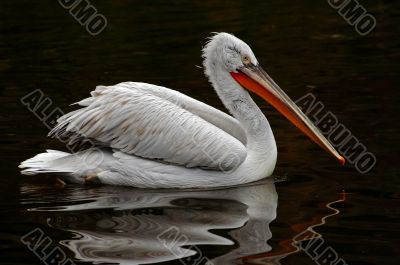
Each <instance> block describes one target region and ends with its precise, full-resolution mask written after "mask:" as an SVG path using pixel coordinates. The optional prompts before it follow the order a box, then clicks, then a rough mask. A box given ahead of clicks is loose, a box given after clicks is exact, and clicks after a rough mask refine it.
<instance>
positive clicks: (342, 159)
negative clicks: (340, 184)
mask: <svg viewBox="0 0 400 265" xmlns="http://www.w3.org/2000/svg"><path fill="white" fill-rule="evenodd" d="M339 162H340V164H341V165H342V166H344V164H346V159H344V157H343V156H339Z"/></svg>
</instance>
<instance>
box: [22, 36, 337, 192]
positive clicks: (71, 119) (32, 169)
mask: <svg viewBox="0 0 400 265" xmlns="http://www.w3.org/2000/svg"><path fill="white" fill-rule="evenodd" d="M203 58H204V69H205V73H206V75H207V76H208V78H209V80H210V82H211V83H212V85H213V87H214V88H215V90H216V92H217V94H218V96H219V97H220V99H221V100H222V102H223V103H224V105H225V107H226V108H227V109H228V110H229V112H230V113H231V114H232V115H233V117H232V116H230V115H228V114H225V113H223V112H221V111H219V110H217V109H215V108H213V107H210V106H208V105H206V104H204V103H202V102H200V101H197V100H195V99H192V98H190V97H188V96H186V95H183V94H181V93H179V92H177V91H174V90H170V89H168V88H165V87H160V86H155V85H150V84H145V83H136V82H125V83H120V84H117V85H114V86H98V87H97V88H96V90H95V91H93V92H92V93H91V97H89V98H86V99H84V100H82V101H80V102H78V103H77V104H78V105H79V106H81V108H80V109H78V110H75V111H72V112H70V113H67V114H66V115H64V116H63V117H61V118H60V119H59V120H58V125H57V126H56V127H55V128H54V129H53V130H52V131H51V132H50V135H52V136H58V137H62V138H63V139H64V138H69V139H70V143H75V142H77V141H83V140H90V141H92V142H93V143H95V144H96V145H97V146H98V147H96V148H92V149H89V150H85V151H81V152H78V153H74V154H69V153H64V152H59V151H48V152H47V153H43V154H39V155H37V156H35V157H33V158H31V159H28V160H26V161H24V162H22V163H21V165H20V167H21V168H23V171H22V173H23V174H30V175H33V174H37V173H58V174H59V175H62V176H64V177H65V178H66V179H67V180H69V181H72V182H79V183H84V182H85V181H87V180H88V177H90V179H92V178H93V177H95V179H96V180H97V181H99V182H101V183H105V184H113V185H128V186H136V187H150V188H173V187H175V188H192V187H217V186H229V185H237V184H241V183H246V182H251V181H256V180H259V179H261V178H264V177H266V176H270V175H271V174H272V172H273V170H274V167H275V163H276V157H277V150H276V144H275V139H274V136H273V134H272V131H271V128H270V126H269V123H268V121H267V119H266V118H265V116H264V115H263V113H262V112H261V111H260V109H259V108H258V107H257V105H256V104H255V103H254V101H253V100H252V99H251V97H250V95H249V94H248V92H247V91H246V90H245V89H244V88H247V89H249V90H252V91H253V92H255V93H257V94H259V95H260V96H262V97H263V98H264V99H266V100H267V101H270V102H271V104H273V105H274V106H275V107H277V109H278V110H279V111H281V112H282V113H283V114H284V115H285V116H286V117H288V118H289V119H290V120H291V121H292V122H293V121H294V123H295V124H296V122H297V124H296V126H298V127H299V128H300V129H301V130H302V131H303V132H305V133H306V134H308V135H309V136H310V135H311V136H310V137H311V138H312V139H313V140H314V141H316V139H317V140H320V141H321V142H318V141H317V142H318V143H319V144H321V143H322V145H327V143H326V142H327V141H326V142H324V141H325V140H326V139H325V140H324V139H320V137H321V136H320V134H318V132H316V131H315V130H316V129H315V127H313V125H312V123H311V122H309V120H308V119H306V117H305V116H301V115H303V114H302V113H301V112H300V113H299V110H298V108H297V107H295V106H294V103H293V102H292V101H290V100H289V98H288V97H287V96H286V94H284V92H283V91H282V90H280V88H279V87H278V86H277V85H276V84H275V83H274V82H273V81H272V79H270V77H269V76H268V75H267V74H266V73H265V72H263V71H262V69H261V68H260V66H259V64H258V62H257V59H256V58H255V56H254V54H253V52H252V51H251V49H250V47H249V46H248V45H247V44H246V43H244V42H243V41H241V40H239V39H238V38H236V37H234V36H232V35H230V34H227V33H219V34H216V35H214V36H213V37H212V38H210V41H209V42H208V43H207V44H206V46H205V48H204V49H203ZM253 82H254V83H253ZM260 86H262V89H261V90H260ZM264 89H265V91H264ZM266 93H267V94H266ZM268 93H270V94H268ZM271 95H272V96H271ZM271 97H273V98H272V99H271ZM285 108H287V109H288V110H287V109H285ZM296 108H297V109H296ZM282 109H283V110H282ZM302 126H303V127H304V128H305V129H304V128H303V127H302ZM306 126H307V127H306ZM313 137H314V138H313ZM329 148H331V147H329V146H328V147H327V149H329Z"/></svg>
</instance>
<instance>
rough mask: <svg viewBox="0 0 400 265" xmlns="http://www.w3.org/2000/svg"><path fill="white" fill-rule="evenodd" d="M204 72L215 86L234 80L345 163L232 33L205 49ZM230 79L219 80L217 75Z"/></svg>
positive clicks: (213, 40)
mask: <svg viewBox="0 0 400 265" xmlns="http://www.w3.org/2000/svg"><path fill="white" fill-rule="evenodd" d="M203 58H204V62H203V64H204V68H205V73H206V75H207V76H208V77H209V78H210V81H211V82H213V83H214V82H215V81H216V80H213V79H215V78H217V79H218V78H221V79H223V78H231V79H232V80H234V81H235V82H236V83H237V84H239V85H240V86H241V87H242V88H243V89H247V90H249V91H251V92H253V93H255V94H257V95H258V96H260V97H261V98H263V99H264V100H266V101H267V102H268V103H270V104H271V105H272V106H273V107H275V108H276V109H277V110H278V111H279V112H280V113H281V114H283V115H284V116H285V117H286V118H287V119H288V120H289V121H291V122H292V123H293V124H294V125H295V126H296V127H297V128H299V129H300V130H301V131H302V132H303V133H304V134H306V135H307V136H308V137H310V138H311V140H313V141H314V142H315V143H317V144H318V145H320V146H321V147H322V148H324V149H325V150H326V151H327V152H329V153H330V154H332V155H333V156H335V157H336V158H337V159H338V160H339V161H340V163H341V164H344V163H345V159H344V158H343V157H342V156H341V155H340V154H339V153H338V152H337V151H336V150H335V149H334V148H333V146H332V145H331V144H330V143H329V141H328V140H327V139H326V138H325V137H324V136H323V135H322V133H321V132H320V131H319V129H318V128H317V127H316V126H315V125H314V124H313V123H312V122H311V121H310V119H308V118H307V116H306V115H305V114H304V113H303V112H302V111H301V110H300V109H299V108H298V107H297V106H296V104H295V103H294V102H293V101H292V100H291V99H290V98H289V97H288V96H287V95H286V93H285V92H283V90H282V89H281V88H280V87H279V86H278V85H277V84H276V83H275V82H274V80H272V78H271V77H270V76H269V75H268V74H267V73H266V72H265V71H264V70H263V69H262V67H261V66H260V64H259V63H258V61H257V59H256V57H255V55H254V53H253V51H252V50H251V48H250V47H249V45H247V44H246V43H245V42H243V41H242V40H240V39H238V38H236V37H235V36H233V35H231V34H228V33H217V34H215V35H213V36H212V37H211V38H210V40H209V41H208V42H207V43H206V45H205V47H204V49H203ZM216 72H218V73H226V74H227V76H221V77H219V76H216V75H215V73H216Z"/></svg>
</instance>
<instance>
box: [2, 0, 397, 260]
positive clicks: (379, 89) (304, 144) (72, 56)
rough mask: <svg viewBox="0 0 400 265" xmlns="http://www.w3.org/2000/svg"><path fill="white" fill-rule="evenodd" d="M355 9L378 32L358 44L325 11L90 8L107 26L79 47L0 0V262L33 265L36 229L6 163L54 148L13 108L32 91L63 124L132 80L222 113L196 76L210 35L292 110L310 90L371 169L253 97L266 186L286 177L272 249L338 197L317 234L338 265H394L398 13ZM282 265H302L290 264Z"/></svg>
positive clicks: (67, 30) (213, 4)
mask: <svg viewBox="0 0 400 265" xmlns="http://www.w3.org/2000/svg"><path fill="white" fill-rule="evenodd" d="M359 2H360V3H361V4H362V5H363V6H364V7H365V8H366V9H367V10H368V12H370V13H371V14H373V15H374V17H375V18H376V21H377V26H376V28H375V29H374V30H373V31H372V32H371V33H370V34H369V35H367V36H360V35H358V33H357V32H356V31H355V29H354V28H353V27H352V26H350V25H348V24H347V22H346V21H345V20H344V19H343V18H342V17H341V16H340V15H339V14H337V11H336V10H334V9H333V8H332V7H330V6H329V4H328V3H327V1H323V0H322V1H310V0H302V1H286V0H285V1H281V0H280V1H265V0H263V1H236V2H232V1H190V2H189V1H128V0H125V1H123V0H116V1H94V0H92V1H91V3H92V4H93V5H94V6H95V7H96V8H97V10H98V11H99V12H100V13H102V14H103V15H104V16H105V17H106V18H107V20H108V26H107V28H106V29H105V30H104V31H103V32H102V33H100V34H99V35H98V36H91V35H89V34H88V33H87V32H86V30H85V28H84V27H82V26H81V25H80V24H79V23H78V22H77V21H75V19H74V18H73V17H72V16H71V15H70V14H69V12H68V10H65V9H64V8H63V7H61V6H60V5H59V3H58V2H57V1H50V0H47V1H46V0H41V1H23V0H20V1H14V0H2V1H1V2H0V95H1V98H0V106H1V108H0V110H1V113H0V126H1V135H0V141H1V153H0V155H1V161H2V162H1V170H2V171H1V172H2V177H1V178H0V205H1V210H0V211H1V212H0V215H1V216H2V219H1V220H0V222H3V224H2V225H1V228H0V251H1V252H2V255H1V256H2V257H3V259H4V264H8V263H15V264H16V263H25V264H30V263H39V261H38V259H37V258H36V257H35V256H34V255H33V254H31V253H29V251H27V250H26V249H25V247H24V246H22V245H21V244H20V243H19V236H20V235H22V234H24V233H26V232H27V231H29V230H31V229H32V228H33V227H35V222H34V221H32V220H31V219H29V215H30V214H29V212H27V211H26V209H27V206H26V205H24V203H21V202H22V201H23V202H25V203H27V204H29V203H30V199H31V197H29V196H32V194H30V195H29V196H28V197H26V196H27V195H24V193H23V192H21V189H22V188H21V187H24V186H25V187H26V186H29V185H30V184H31V183H32V182H35V180H33V179H32V178H26V177H21V176H20V174H19V171H18V168H17V166H18V164H19V163H20V162H21V161H22V160H25V159H27V158H29V157H31V156H32V155H34V154H36V153H38V152H42V151H43V150H44V149H46V148H52V149H62V150H65V147H64V146H63V145H62V144H60V143H57V142H56V141H55V140H52V139H48V138H46V135H47V133H48V129H47V128H46V127H45V126H44V125H43V124H42V123H41V122H40V121H39V120H38V119H37V118H36V117H35V116H34V115H33V114H32V113H30V112H29V111H28V109H27V108H26V107H25V106H23V105H22V104H21V102H20V99H21V97H23V96H24V95H26V94H27V93H29V92H31V91H33V90H35V89H41V90H42V91H43V92H44V93H45V94H46V95H47V96H49V97H50V98H51V99H52V100H53V102H54V106H55V107H60V108H61V109H62V110H63V111H65V112H67V111H69V110H71V109H72V108H71V107H69V104H71V103H73V102H76V101H78V100H79V99H82V98H84V97H87V95H88V94H89V92H90V91H91V90H93V89H94V88H95V86H96V85H99V84H103V85H111V84H115V83H119V82H122V81H142V82H148V83H154V84H158V85H163V86H166V87H170V88H173V89H176V90H178V91H181V92H183V93H185V94H187V95H189V96H192V97H194V98H196V99H198V100H201V101H203V102H206V103H208V104H210V105H212V106H215V107H217V108H221V109H222V103H221V102H220V101H219V99H218V98H217V96H216V94H215V93H214V91H213V89H212V88H211V86H210V84H209V83H208V82H207V80H206V78H205V77H204V75H203V72H202V70H201V69H199V68H197V67H196V65H201V58H200V55H201V53H200V50H201V48H202V45H203V44H204V42H205V38H206V37H208V36H210V32H219V31H226V32H230V33H233V34H235V35H236V36H238V37H239V38H241V39H242V40H244V41H246V42H247V43H248V44H249V45H250V46H251V47H252V49H253V51H254V52H255V54H256V56H257V58H258V60H259V61H260V62H261V64H262V65H263V66H264V68H265V70H266V71H267V72H268V73H269V74H270V75H271V76H272V77H273V78H274V80H275V81H276V82H277V83H278V84H279V85H280V86H281V87H282V88H283V89H284V90H285V91H286V92H287V94H288V95H289V96H290V97H291V98H292V99H298V98H300V97H301V96H303V95H305V94H306V93H308V92H312V93H313V94H314V95H316V96H317V98H318V99H319V100H320V101H322V102H323V103H324V104H325V106H326V108H327V110H330V111H332V112H333V113H334V114H335V115H336V116H337V117H338V119H339V121H340V122H342V123H343V124H344V125H345V126H346V127H347V128H348V129H349V130H350V131H351V132H352V133H353V135H355V136H356V137H357V138H358V139H359V140H360V141H361V142H362V143H363V144H365V146H366V147H367V148H368V150H369V151H371V152H372V153H373V154H374V155H375V156H376V157H377V164H376V166H375V167H374V169H373V170H372V171H371V172H369V173H367V174H360V173H358V172H357V171H356V170H355V169H354V168H353V167H352V166H351V165H346V166H345V167H340V166H339V165H338V163H337V161H335V160H334V159H332V157H330V156H329V155H327V154H326V153H325V152H324V151H322V150H321V149H320V148H319V147H318V146H316V145H315V144H313V143H312V142H310V141H309V140H308V139H307V138H306V137H305V136H303V135H302V134H301V133H300V132H299V131H297V129H295V128H294V127H293V126H292V125H291V124H290V123H289V122H287V121H286V120H285V119H284V118H283V117H282V116H281V115H279V114H278V113H277V112H276V111H275V110H274V109H272V108H271V107H270V106H268V105H266V104H265V103H263V102H262V101H260V100H259V99H257V102H258V103H259V106H260V107H261V108H262V110H263V111H264V113H265V115H266V116H267V118H268V120H269V121H270V123H271V126H272V128H273V131H274V134H275V137H276V141H277V145H278V164H277V167H276V172H275V174H276V175H277V176H280V177H282V176H283V177H285V178H286V179H287V180H286V181H283V182H280V183H278V184H277V192H278V194H279V202H278V212H277V219H276V220H275V221H274V222H273V223H272V224H271V230H272V234H273V237H272V239H271V240H270V241H269V244H270V245H271V246H272V248H273V249H274V248H279V245H280V243H281V242H282V241H284V240H286V239H288V238H291V237H293V236H294V235H295V234H296V232H295V229H294V228H293V227H294V225H295V224H300V223H307V222H308V221H309V220H311V219H312V218H313V216H319V215H323V214H324V213H325V212H326V211H327V209H326V207H325V204H327V203H329V202H331V201H334V200H336V199H337V198H339V197H340V193H341V192H342V191H343V190H345V191H346V192H347V193H348V195H347V199H346V201H345V202H342V203H340V204H338V206H337V208H338V209H339V210H340V213H339V214H338V215H336V216H334V217H332V218H330V219H329V222H327V223H326V224H325V225H323V226H321V227H319V228H318V232H319V233H320V234H322V235H323V237H324V239H325V240H326V241H327V242H329V245H331V246H333V247H334V248H335V250H336V251H337V252H338V253H339V254H340V256H341V257H343V258H344V259H345V260H346V261H347V262H348V264H397V261H398V259H399V251H398V249H399V247H400V245H399V237H400V233H399V229H400V227H399V202H400V201H399V191H398V187H399V170H398V167H397V166H398V165H397V164H398V163H399V155H398V154H399V142H398V138H397V136H398V134H399V126H398V115H399V112H398V110H399V104H398V103H399V101H398V96H399V81H400V78H399V69H400V67H399V63H398V62H399V57H400V39H399V33H400V32H399V24H400V17H399V15H400V9H399V7H400V5H399V2H397V1H367V0H362V1H359ZM34 178H36V177H34ZM44 185H45V184H44ZM36 187H37V186H36ZM35 189H36V190H35V191H37V192H36V194H37V195H36V197H35V198H36V199H35V203H39V204H40V203H41V202H40V200H41V199H43V201H46V202H47V203H49V201H50V202H51V198H52V197H51V196H50V197H46V193H49V194H53V193H54V188H46V187H44V188H43V189H37V188H35ZM58 192H61V193H62V191H57V192H55V193H58ZM61 196H62V195H61ZM46 198H47V200H46ZM49 198H50V199H49ZM31 203H32V202H31ZM328 212H329V211H328ZM26 220H29V221H26ZM38 223H40V222H38ZM214 248H215V247H214ZM210 251H211V250H210ZM224 251H228V250H225V249H221V252H224ZM256 253H257V250H255V254H256ZM18 257H19V258H18ZM281 262H282V264H299V263H300V264H303V263H305V264H313V262H312V261H311V260H310V259H307V258H305V255H304V254H299V253H298V254H295V255H292V256H289V257H287V258H286V259H284V260H282V261H281ZM0 263H3V262H2V261H0Z"/></svg>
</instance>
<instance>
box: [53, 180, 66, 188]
mask: <svg viewBox="0 0 400 265" xmlns="http://www.w3.org/2000/svg"><path fill="white" fill-rule="evenodd" d="M55 185H56V187H58V188H64V187H65V185H67V184H66V183H65V182H64V181H63V180H62V179H60V178H56V184H55Z"/></svg>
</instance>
